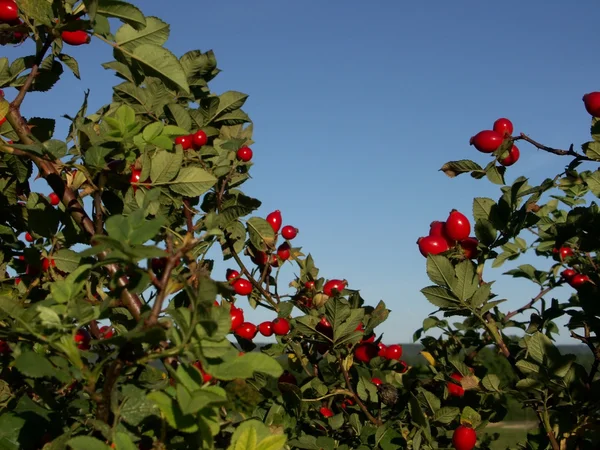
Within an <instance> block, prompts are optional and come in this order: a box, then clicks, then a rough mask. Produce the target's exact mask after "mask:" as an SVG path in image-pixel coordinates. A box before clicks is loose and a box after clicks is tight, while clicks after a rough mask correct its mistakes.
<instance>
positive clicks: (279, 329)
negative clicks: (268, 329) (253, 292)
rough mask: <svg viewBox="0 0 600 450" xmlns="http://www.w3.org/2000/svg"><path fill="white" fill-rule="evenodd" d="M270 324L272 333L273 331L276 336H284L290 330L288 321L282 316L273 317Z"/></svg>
mask: <svg viewBox="0 0 600 450" xmlns="http://www.w3.org/2000/svg"><path fill="white" fill-rule="evenodd" d="M272 326H273V333H275V334H276V335H277V336H285V335H286V334H288V333H289V332H290V322H289V321H288V320H287V319H286V318H284V317H279V318H277V319H275V320H274V321H273V323H272Z"/></svg>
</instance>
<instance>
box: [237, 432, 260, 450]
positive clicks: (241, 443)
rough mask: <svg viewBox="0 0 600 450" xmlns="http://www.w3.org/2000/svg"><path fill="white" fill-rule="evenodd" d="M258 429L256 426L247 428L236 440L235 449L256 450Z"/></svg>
mask: <svg viewBox="0 0 600 450" xmlns="http://www.w3.org/2000/svg"><path fill="white" fill-rule="evenodd" d="M256 443H257V438H256V430H255V429H254V428H246V429H245V430H244V431H243V432H242V433H241V434H240V435H239V436H237V439H236V441H235V444H232V445H233V450H256Z"/></svg>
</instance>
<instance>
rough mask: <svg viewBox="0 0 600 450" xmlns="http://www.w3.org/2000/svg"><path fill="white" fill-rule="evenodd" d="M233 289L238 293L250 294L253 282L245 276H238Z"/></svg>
mask: <svg viewBox="0 0 600 450" xmlns="http://www.w3.org/2000/svg"><path fill="white" fill-rule="evenodd" d="M233 289H234V290H235V293H236V294H237V295H250V294H251V293H252V283H250V282H249V281H248V280H245V279H244V278H238V279H237V280H236V281H234V283H233Z"/></svg>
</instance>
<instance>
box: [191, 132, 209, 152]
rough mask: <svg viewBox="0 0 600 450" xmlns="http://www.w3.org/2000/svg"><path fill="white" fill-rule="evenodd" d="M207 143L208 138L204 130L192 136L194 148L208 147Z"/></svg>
mask: <svg viewBox="0 0 600 450" xmlns="http://www.w3.org/2000/svg"><path fill="white" fill-rule="evenodd" d="M207 142H208V137H207V136H206V133H205V132H204V131H202V130H198V131H196V132H195V133H194V134H193V135H192V145H193V146H194V148H200V147H202V146H203V145H206V143H207Z"/></svg>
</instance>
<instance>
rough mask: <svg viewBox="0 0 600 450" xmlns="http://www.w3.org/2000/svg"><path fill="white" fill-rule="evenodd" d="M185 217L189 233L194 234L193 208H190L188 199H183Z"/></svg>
mask: <svg viewBox="0 0 600 450" xmlns="http://www.w3.org/2000/svg"><path fill="white" fill-rule="evenodd" d="M183 215H184V216H185V222H186V225H187V229H188V233H190V234H192V235H193V234H194V221H193V217H192V208H191V207H190V201H189V200H188V199H187V198H184V199H183Z"/></svg>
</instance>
